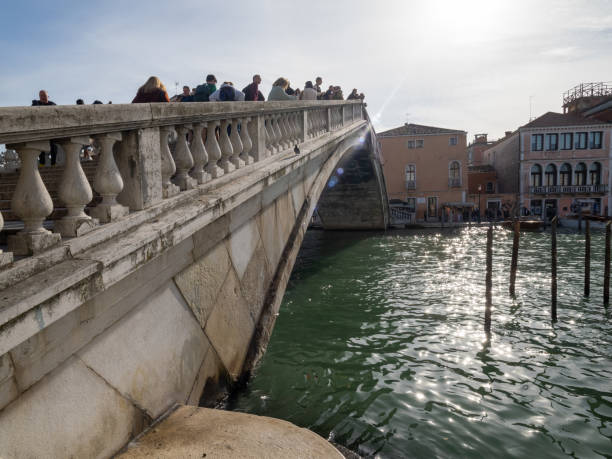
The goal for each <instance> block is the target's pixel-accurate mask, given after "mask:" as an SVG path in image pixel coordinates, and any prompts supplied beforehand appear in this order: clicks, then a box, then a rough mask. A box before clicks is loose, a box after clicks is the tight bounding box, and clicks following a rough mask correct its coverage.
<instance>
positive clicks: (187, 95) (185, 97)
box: [179, 86, 193, 102]
mask: <svg viewBox="0 0 612 459" xmlns="http://www.w3.org/2000/svg"><path fill="white" fill-rule="evenodd" d="M179 102H193V96H192V95H191V88H190V87H189V86H183V94H181V98H180V100H179Z"/></svg>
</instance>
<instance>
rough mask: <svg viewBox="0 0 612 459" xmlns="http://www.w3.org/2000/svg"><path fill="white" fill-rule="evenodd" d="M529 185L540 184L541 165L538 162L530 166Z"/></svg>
mask: <svg viewBox="0 0 612 459" xmlns="http://www.w3.org/2000/svg"><path fill="white" fill-rule="evenodd" d="M531 186H542V166H540V165H539V164H534V165H533V166H532V167H531Z"/></svg>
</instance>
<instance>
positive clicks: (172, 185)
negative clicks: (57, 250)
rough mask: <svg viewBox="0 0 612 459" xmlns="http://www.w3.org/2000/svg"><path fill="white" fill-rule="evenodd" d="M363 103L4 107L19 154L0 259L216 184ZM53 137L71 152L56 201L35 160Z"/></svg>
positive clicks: (340, 122) (0, 113)
mask: <svg viewBox="0 0 612 459" xmlns="http://www.w3.org/2000/svg"><path fill="white" fill-rule="evenodd" d="M362 105H363V104H362V102H361V101H324V102H323V101H317V102H281V103H278V102H264V103H261V102H259V103H251V102H241V103H190V104H180V103H176V104H175V103H171V104H133V105H112V106H110V105H109V106H79V107H75V106H56V107H13V108H0V143H5V144H7V148H10V149H14V150H15V151H16V152H17V154H18V155H19V159H20V168H19V172H18V179H17V180H16V183H12V184H11V183H8V179H7V180H6V181H5V179H3V181H2V187H1V188H0V190H1V192H2V193H3V195H2V198H1V199H0V203H2V202H4V203H7V202H9V199H10V208H7V206H4V207H2V206H0V230H3V228H4V222H3V217H2V211H4V213H5V214H8V215H9V217H10V218H9V220H12V222H11V225H10V226H11V228H10V231H6V229H4V231H2V232H3V233H4V234H2V236H8V237H7V238H6V239H7V242H8V252H9V253H7V252H5V253H3V252H2V251H0V266H2V265H6V264H8V263H10V262H11V261H12V258H13V256H12V255H11V253H12V254H14V255H18V256H27V255H34V254H37V253H39V252H41V251H43V250H46V249H47V248H49V247H51V246H54V245H57V244H58V243H59V242H60V241H61V240H62V238H71V237H79V236H81V235H83V234H85V233H87V232H89V231H91V230H93V229H94V228H96V227H98V226H99V225H101V224H105V223H110V222H114V221H117V220H118V219H120V218H123V217H125V216H126V215H127V214H128V213H130V212H135V211H141V210H144V209H146V208H148V207H151V206H152V205H154V204H157V203H158V202H160V201H161V200H163V199H169V198H171V197H173V196H175V195H177V194H179V193H181V192H184V191H186V190H191V189H194V188H197V187H199V186H203V185H206V186H210V184H209V182H213V183H212V186H213V187H214V182H215V181H216V180H218V179H220V178H221V177H223V176H225V175H228V174H232V173H234V171H237V170H239V169H243V168H245V167H247V166H251V165H253V164H255V163H258V162H261V161H265V160H268V158H271V157H274V156H276V155H280V154H282V153H285V152H288V151H291V150H293V148H294V146H295V145H300V144H303V143H304V142H308V141H312V140H316V139H318V138H319V137H321V136H324V135H325V134H327V133H329V132H332V131H335V130H338V129H341V128H343V127H344V126H347V125H350V124H352V123H354V122H356V121H360V120H362V119H363V116H364V115H363V114H364V111H363V109H362ZM52 143H55V144H58V145H60V146H61V148H62V150H63V151H64V152H65V155H66V159H65V165H64V166H63V169H62V172H61V179H60V180H59V184H58V188H57V196H54V197H53V198H55V202H54V199H52V196H51V194H50V192H49V189H48V185H47V184H45V182H44V181H43V178H42V177H41V174H40V170H39V165H38V157H39V155H40V154H41V152H48V151H50V148H51V144H52ZM85 145H94V146H95V150H96V151H97V152H98V162H97V166H96V170H95V176H94V179H93V188H92V186H91V185H90V182H89V179H88V177H87V175H86V174H85V172H84V170H83V167H82V164H81V160H80V152H81V150H82V148H83V146H85ZM58 169H59V168H58ZM0 177H3V176H1V175H0ZM5 177H8V176H5ZM94 192H95V193H94ZM96 195H97V196H96ZM94 198H95V199H94ZM58 207H62V209H61V210H62V212H63V215H62V216H61V218H59V219H55V220H54V221H53V223H52V224H51V225H50V224H49V222H47V221H46V220H47V219H48V218H49V216H50V215H51V214H52V213H54V210H59V209H58ZM86 209H87V210H88V212H87V213H86V212H85V210H86ZM54 215H56V213H54ZM47 228H52V230H53V232H52V231H50V230H49V229H47ZM17 230H19V231H18V232H16V231H17ZM15 232H16V234H15ZM7 233H11V234H7ZM0 243H1V242H0Z"/></svg>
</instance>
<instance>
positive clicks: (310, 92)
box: [300, 81, 317, 100]
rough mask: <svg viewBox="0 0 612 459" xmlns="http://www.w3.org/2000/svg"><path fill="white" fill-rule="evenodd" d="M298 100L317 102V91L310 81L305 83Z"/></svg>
mask: <svg viewBox="0 0 612 459" xmlns="http://www.w3.org/2000/svg"><path fill="white" fill-rule="evenodd" d="M300 100H317V90H316V89H315V88H314V87H313V85H312V81H307V82H306V84H305V85H304V90H303V91H302V94H300Z"/></svg>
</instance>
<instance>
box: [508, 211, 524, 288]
mask: <svg viewBox="0 0 612 459" xmlns="http://www.w3.org/2000/svg"><path fill="white" fill-rule="evenodd" d="M513 229H514V237H513V239H512V262H511V263H510V295H512V296H514V285H515V284H516V268H517V267H518V254H519V238H520V234H521V222H520V221H519V220H518V219H517V220H515V221H514V225H513Z"/></svg>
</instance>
